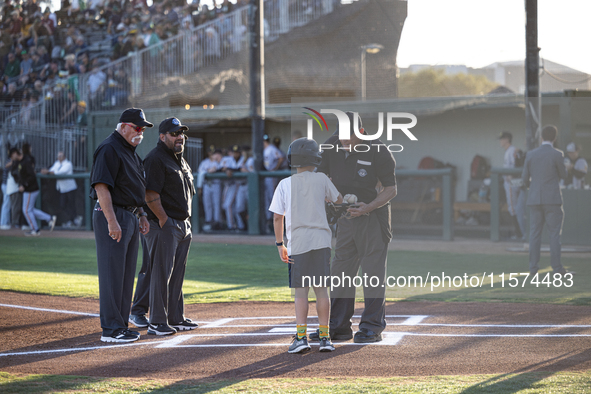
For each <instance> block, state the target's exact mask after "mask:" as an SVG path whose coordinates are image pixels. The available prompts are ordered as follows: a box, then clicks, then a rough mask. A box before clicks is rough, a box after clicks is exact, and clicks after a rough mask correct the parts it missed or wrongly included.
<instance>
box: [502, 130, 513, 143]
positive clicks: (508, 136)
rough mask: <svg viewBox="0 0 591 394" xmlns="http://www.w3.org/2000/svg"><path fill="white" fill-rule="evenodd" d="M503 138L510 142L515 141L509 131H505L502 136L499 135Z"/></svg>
mask: <svg viewBox="0 0 591 394" xmlns="http://www.w3.org/2000/svg"><path fill="white" fill-rule="evenodd" d="M503 138H506V139H508V140H509V141H511V140H512V139H513V134H511V133H509V132H508V131H503V132H502V133H501V135H499V139H500V140H502V139H503Z"/></svg>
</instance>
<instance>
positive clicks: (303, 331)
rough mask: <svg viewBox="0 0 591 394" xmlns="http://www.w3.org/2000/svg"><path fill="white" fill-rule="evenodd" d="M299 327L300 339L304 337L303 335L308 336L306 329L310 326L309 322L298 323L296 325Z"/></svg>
mask: <svg viewBox="0 0 591 394" xmlns="http://www.w3.org/2000/svg"><path fill="white" fill-rule="evenodd" d="M296 327H297V329H298V339H302V338H303V337H305V336H306V329H307V328H308V325H307V324H297V325H296Z"/></svg>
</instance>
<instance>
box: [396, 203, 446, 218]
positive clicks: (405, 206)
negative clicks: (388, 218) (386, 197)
mask: <svg viewBox="0 0 591 394" xmlns="http://www.w3.org/2000/svg"><path fill="white" fill-rule="evenodd" d="M442 207H443V204H442V203H441V202H436V201H428V202H411V201H409V202H406V201H404V202H395V201H392V211H414V213H413V215H412V218H411V221H410V222H411V223H415V222H416V221H417V219H419V217H420V216H419V214H420V215H422V214H423V213H424V212H425V211H428V210H430V209H436V208H442Z"/></svg>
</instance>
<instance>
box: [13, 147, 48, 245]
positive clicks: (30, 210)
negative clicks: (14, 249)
mask: <svg viewBox="0 0 591 394" xmlns="http://www.w3.org/2000/svg"><path fill="white" fill-rule="evenodd" d="M18 167H19V182H18V184H19V187H18V190H19V191H20V192H21V193H23V215H25V219H27V223H28V224H29V227H30V228H31V230H30V231H28V232H26V233H25V235H26V236H33V237H36V236H39V235H40V234H41V233H40V232H39V226H38V225H37V219H41V220H45V221H47V223H48V224H49V231H53V228H54V227H55V221H56V219H57V217H56V216H50V215H49V214H47V213H45V212H43V211H42V210H40V209H37V208H35V201H36V200H37V196H38V195H39V184H38V183H37V175H36V174H35V158H34V157H33V156H32V155H31V145H29V144H28V143H24V144H23V158H22V160H21V161H20V162H19V164H18Z"/></svg>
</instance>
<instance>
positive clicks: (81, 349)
mask: <svg viewBox="0 0 591 394" xmlns="http://www.w3.org/2000/svg"><path fill="white" fill-rule="evenodd" d="M161 342H163V341H158V342H134V343H124V344H119V345H104V346H91V347H73V348H66V349H53V350H35V351H30V352H14V353H0V357H7V356H28V355H32V354H51V353H66V352H85V351H88V350H101V349H112V348H122V347H130V346H146V345H153V344H155V343H161Z"/></svg>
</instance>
